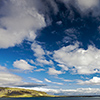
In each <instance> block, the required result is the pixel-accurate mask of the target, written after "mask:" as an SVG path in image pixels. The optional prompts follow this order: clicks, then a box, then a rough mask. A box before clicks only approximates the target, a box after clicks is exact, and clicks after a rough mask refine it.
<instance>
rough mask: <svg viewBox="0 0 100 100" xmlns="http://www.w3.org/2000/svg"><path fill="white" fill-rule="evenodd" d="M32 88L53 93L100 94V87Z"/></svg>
mask: <svg viewBox="0 0 100 100" xmlns="http://www.w3.org/2000/svg"><path fill="white" fill-rule="evenodd" d="M31 89H34V90H38V91H44V92H47V93H48V94H52V95H100V88H77V89H51V88H46V87H45V88H42V87H34V88H31Z"/></svg>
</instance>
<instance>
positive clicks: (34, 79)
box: [29, 77, 43, 83]
mask: <svg viewBox="0 0 100 100" xmlns="http://www.w3.org/2000/svg"><path fill="white" fill-rule="evenodd" d="M29 78H30V79H31V80H33V81H35V82H39V83H43V81H41V80H38V79H36V78H33V77H29Z"/></svg>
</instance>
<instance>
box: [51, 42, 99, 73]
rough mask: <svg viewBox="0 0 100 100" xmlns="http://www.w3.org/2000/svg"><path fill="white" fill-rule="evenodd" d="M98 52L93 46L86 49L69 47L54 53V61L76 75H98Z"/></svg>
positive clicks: (75, 46) (74, 46)
mask: <svg viewBox="0 0 100 100" xmlns="http://www.w3.org/2000/svg"><path fill="white" fill-rule="evenodd" d="M99 55H100V50H99V49H97V48H96V47H94V46H91V45H90V46H88V49H87V50H85V49H83V48H79V45H78V44H77V43H76V44H75V45H69V46H66V47H62V48H61V49H59V50H57V51H54V55H53V57H54V60H55V61H56V62H58V63H59V64H61V65H66V67H64V68H70V70H73V71H74V72H75V73H78V74H93V73H100V56H99Z"/></svg>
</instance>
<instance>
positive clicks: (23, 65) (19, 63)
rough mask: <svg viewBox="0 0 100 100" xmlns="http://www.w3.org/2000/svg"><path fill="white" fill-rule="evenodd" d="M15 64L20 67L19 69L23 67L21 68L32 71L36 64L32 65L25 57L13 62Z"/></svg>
mask: <svg viewBox="0 0 100 100" xmlns="http://www.w3.org/2000/svg"><path fill="white" fill-rule="evenodd" d="M13 66H14V67H15V68H18V69H21V70H29V71H32V70H33V68H35V67H34V66H31V65H29V64H28V63H27V62H26V61H25V60H23V59H20V60H19V61H18V60H16V61H15V62H14V63H13Z"/></svg>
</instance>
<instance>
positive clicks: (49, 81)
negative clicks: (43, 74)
mask: <svg viewBox="0 0 100 100" xmlns="http://www.w3.org/2000/svg"><path fill="white" fill-rule="evenodd" d="M44 80H45V81H46V82H48V83H53V84H57V85H63V83H59V82H52V81H51V80H48V79H47V78H45V79H44Z"/></svg>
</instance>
